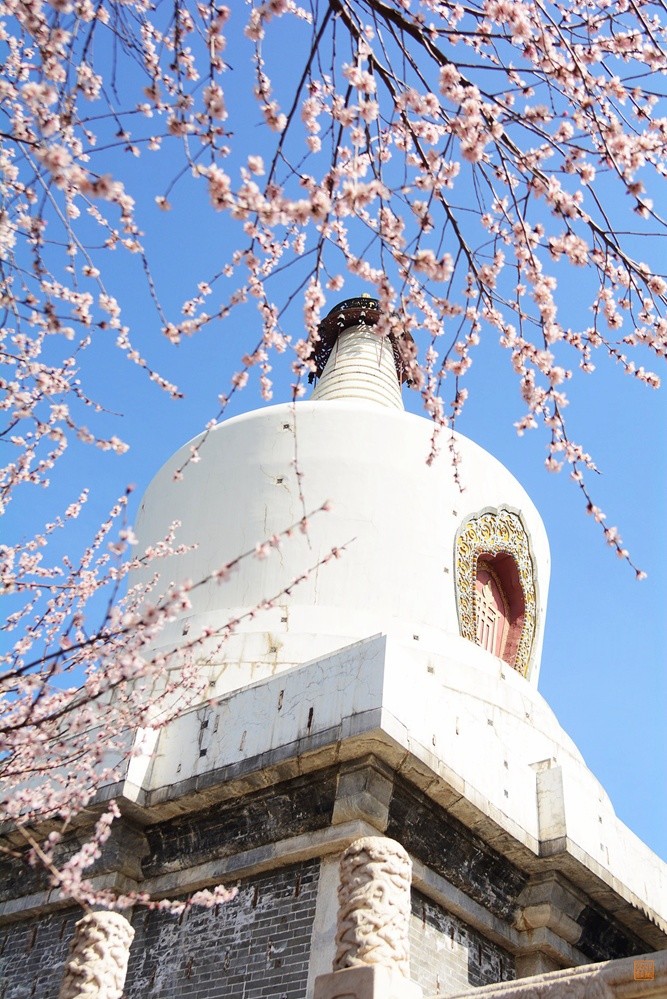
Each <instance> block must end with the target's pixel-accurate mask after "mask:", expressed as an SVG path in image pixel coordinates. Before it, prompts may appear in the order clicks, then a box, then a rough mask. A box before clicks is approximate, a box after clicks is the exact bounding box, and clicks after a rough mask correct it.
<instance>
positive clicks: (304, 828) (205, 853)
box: [144, 771, 336, 877]
mask: <svg viewBox="0 0 667 999" xmlns="http://www.w3.org/2000/svg"><path fill="white" fill-rule="evenodd" d="M335 797H336V773H335V772H334V771H325V772H324V773H319V774H317V775H313V776H308V777H299V778H295V779H294V780H292V781H289V782H285V783H284V784H282V785H277V786H275V787H270V788H267V789H266V790H261V791H257V792H256V793H255V794H251V795H248V796H246V797H244V798H241V799H237V800H233V801H227V802H220V803H219V804H216V805H214V806H213V807H211V808H210V809H208V810H206V811H204V812H200V813H197V814H194V815H187V816H183V817H182V818H177V819H170V820H169V821H167V822H161V823H159V824H158V825H155V826H152V827H150V828H149V829H147V830H146V837H147V839H148V842H149V845H150V851H151V852H150V856H149V858H148V860H147V862H146V863H145V865H144V872H145V874H146V876H147V877H148V876H150V875H154V874H157V873H160V872H162V871H168V870H177V869H179V868H183V867H189V866H192V865H194V864H196V863H200V862H201V861H203V860H206V859H209V858H212V857H224V856H229V855H230V854H232V853H236V852H237V851H240V850H249V849H251V848H253V847H258V846H263V845H265V844H267V843H272V842H275V841H277V840H282V839H284V838H285V837H288V836H296V835H298V834H300V833H304V832H312V831H314V830H315V829H322V828H324V827H326V826H327V825H329V823H330V822H331V816H332V813H333V808H334V801H335Z"/></svg>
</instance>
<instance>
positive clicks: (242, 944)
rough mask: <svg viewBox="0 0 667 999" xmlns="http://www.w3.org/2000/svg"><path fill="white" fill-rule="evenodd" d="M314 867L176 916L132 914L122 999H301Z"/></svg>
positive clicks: (271, 877)
mask: <svg viewBox="0 0 667 999" xmlns="http://www.w3.org/2000/svg"><path fill="white" fill-rule="evenodd" d="M318 874H319V861H308V862H307V863H303V864H297V865H295V866H293V867H289V868H286V869H284V870H282V871H269V872H268V873H266V874H264V875H260V876H258V877H254V878H250V879H248V880H247V881H244V882H242V883H241V885H240V886H239V891H238V894H237V896H236V898H235V899H233V901H231V902H228V903H227V904H226V905H221V906H218V907H217V908H215V909H201V908H192V909H190V911H189V912H188V913H187V914H185V915H184V916H183V918H180V917H178V916H170V915H166V914H165V913H160V912H144V913H139V914H138V916H137V917H136V918H135V930H136V936H135V938H134V943H133V944H132V952H131V956H130V966H129V969H128V975H127V982H126V985H125V996H126V997H127V999H149V997H150V999H186V997H190V996H197V999H223V997H225V999H236V997H238V999H241V997H243V999H269V997H270V999H283V997H284V999H302V997H303V996H305V994H306V983H307V980H308V961H309V955H310V937H311V931H312V926H313V917H314V915H315V899H316V895H317V882H318Z"/></svg>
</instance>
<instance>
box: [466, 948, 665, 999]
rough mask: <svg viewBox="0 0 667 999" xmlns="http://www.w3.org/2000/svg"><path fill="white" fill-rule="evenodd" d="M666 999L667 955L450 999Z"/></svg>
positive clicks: (592, 966) (561, 973)
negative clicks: (466, 997)
mask: <svg viewBox="0 0 667 999" xmlns="http://www.w3.org/2000/svg"><path fill="white" fill-rule="evenodd" d="M471 995H474V996H475V999H565V997H567V999H667V951H664V950H663V951H656V952H654V953H650V954H642V955H641V956H639V957H624V958H620V959H618V960H616V961H605V962H603V963H602V964H587V965H583V967H580V968H574V969H568V970H566V971H552V972H549V973H548V974H544V975H534V976H533V977H532V978H524V979H522V980H520V981H516V982H503V983H501V984H499V985H485V986H484V987H483V988H479V989H473V990H467V991H466V992H458V993H457V994H456V995H455V996H451V997H450V999H463V997H464V996H471Z"/></svg>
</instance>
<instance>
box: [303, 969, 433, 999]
mask: <svg viewBox="0 0 667 999" xmlns="http://www.w3.org/2000/svg"><path fill="white" fill-rule="evenodd" d="M421 996H422V991H421V989H420V988H419V986H418V985H415V983H414V982H411V981H410V979H409V978H405V976H404V975H402V974H401V973H400V972H399V971H396V969H395V968H385V967H383V965H381V964H373V965H366V966H359V967H357V968H344V969H343V970H341V971H335V972H333V973H332V974H330V975H320V977H319V978H318V979H317V980H316V982H315V995H314V999H421Z"/></svg>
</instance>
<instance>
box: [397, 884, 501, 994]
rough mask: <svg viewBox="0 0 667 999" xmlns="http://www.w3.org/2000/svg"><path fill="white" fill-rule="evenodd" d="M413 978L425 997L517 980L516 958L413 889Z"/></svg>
mask: <svg viewBox="0 0 667 999" xmlns="http://www.w3.org/2000/svg"><path fill="white" fill-rule="evenodd" d="M410 974H411V978H412V979H413V981H415V982H417V983H418V984H419V985H420V986H421V988H422V990H423V993H424V995H425V996H438V995H439V996H448V995H451V994H452V993H453V992H459V991H461V990H463V989H466V988H472V987H478V986H481V985H488V984H489V983H492V982H503V981H509V980H512V979H513V978H514V977H515V967H514V958H513V956H512V955H511V954H510V953H509V952H508V951H506V950H504V949H503V948H502V947H499V946H498V945H497V944H495V943H492V942H491V941H490V940H488V939H486V938H485V937H484V936H483V935H482V934H480V933H477V932H475V930H473V929H472V928H471V927H470V926H467V925H466V923H464V922H463V921H462V920H461V919H457V917H456V916H454V915H452V913H450V912H447V910H446V909H444V908H442V907H441V906H439V905H436V904H435V903H434V902H432V901H431V900H430V899H428V898H426V896H424V895H422V894H421V893H420V892H417V891H415V890H414V889H413V891H412V918H411V920H410Z"/></svg>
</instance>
